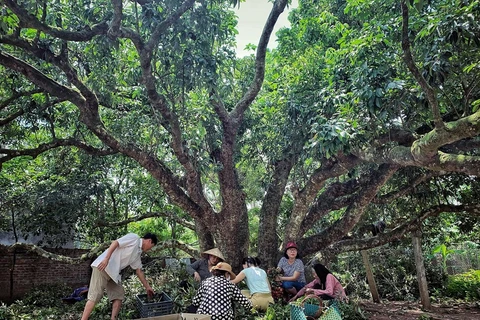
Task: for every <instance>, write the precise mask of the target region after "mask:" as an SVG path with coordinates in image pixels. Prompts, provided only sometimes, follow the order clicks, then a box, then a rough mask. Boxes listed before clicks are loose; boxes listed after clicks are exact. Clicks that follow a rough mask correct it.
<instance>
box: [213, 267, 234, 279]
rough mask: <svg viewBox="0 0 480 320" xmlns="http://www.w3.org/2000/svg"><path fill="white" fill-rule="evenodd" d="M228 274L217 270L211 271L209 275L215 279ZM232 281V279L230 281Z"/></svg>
mask: <svg viewBox="0 0 480 320" xmlns="http://www.w3.org/2000/svg"><path fill="white" fill-rule="evenodd" d="M227 273H228V272H227V271H225V270H219V269H213V270H212V271H211V274H212V275H213V276H215V277H221V276H225V274H227ZM232 280H233V279H232Z"/></svg>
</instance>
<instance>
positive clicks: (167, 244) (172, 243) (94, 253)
mask: <svg viewBox="0 0 480 320" xmlns="http://www.w3.org/2000/svg"><path fill="white" fill-rule="evenodd" d="M110 244H111V242H105V243H102V244H100V245H98V246H97V247H95V248H93V249H92V250H90V251H89V252H87V253H84V254H82V255H81V256H79V257H76V258H72V257H67V256H64V255H60V254H55V253H52V252H49V251H48V250H46V249H44V248H42V247H39V246H37V245H34V244H28V243H20V242H17V243H14V244H12V245H11V246H9V247H8V251H10V252H11V251H14V250H16V249H23V250H27V251H28V252H31V253H34V254H36V255H38V256H41V257H43V258H46V259H50V260H53V261H58V262H63V263H68V264H79V263H82V262H84V261H87V260H90V259H93V258H96V257H98V256H99V255H100V254H101V253H102V252H103V251H104V250H106V249H107V248H108V247H109V246H110ZM164 249H179V250H182V251H184V252H186V253H188V254H189V255H191V256H192V257H198V256H199V255H200V253H199V251H198V250H197V249H195V248H194V247H192V246H190V245H188V244H186V243H184V242H182V241H179V240H173V239H172V240H165V241H162V242H159V243H158V244H157V245H156V246H155V247H154V248H153V249H152V250H151V252H157V251H160V250H164Z"/></svg>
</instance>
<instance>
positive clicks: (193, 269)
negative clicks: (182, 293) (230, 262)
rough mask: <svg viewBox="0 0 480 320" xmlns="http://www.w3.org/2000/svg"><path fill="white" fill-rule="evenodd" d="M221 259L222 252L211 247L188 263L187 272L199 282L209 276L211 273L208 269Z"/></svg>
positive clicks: (222, 259) (222, 258)
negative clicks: (195, 259) (197, 258)
mask: <svg viewBox="0 0 480 320" xmlns="http://www.w3.org/2000/svg"><path fill="white" fill-rule="evenodd" d="M222 261H225V258H224V257H223V254H222V253H221V252H220V250H218V248H213V249H210V250H207V251H205V252H203V253H202V259H199V260H197V261H195V262H194V263H192V264H191V265H188V266H187V272H188V273H189V274H190V275H192V276H193V277H194V279H195V281H197V282H200V281H203V280H205V279H206V278H208V277H211V276H212V274H211V272H210V270H211V269H212V267H213V266H215V265H217V263H219V262H222Z"/></svg>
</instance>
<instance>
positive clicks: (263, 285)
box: [232, 257, 274, 311]
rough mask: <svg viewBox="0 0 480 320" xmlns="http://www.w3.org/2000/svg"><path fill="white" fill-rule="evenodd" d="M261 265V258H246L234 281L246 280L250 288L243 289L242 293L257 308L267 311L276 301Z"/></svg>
mask: <svg viewBox="0 0 480 320" xmlns="http://www.w3.org/2000/svg"><path fill="white" fill-rule="evenodd" d="M259 265H260V260H259V259H258V258H256V257H247V258H244V259H243V270H242V271H240V273H239V274H238V275H237V276H236V277H235V279H233V280H232V282H233V283H235V284H236V283H239V282H241V281H242V280H245V282H246V284H247V287H248V290H242V293H243V294H244V295H245V296H246V297H247V298H248V299H249V300H250V301H251V302H252V305H253V307H254V308H255V309H257V310H263V311H266V310H267V308H268V305H269V304H270V303H274V301H273V297H272V289H271V287H270V282H269V281H268V278H267V273H266V272H265V271H264V270H263V269H261V268H260V267H259Z"/></svg>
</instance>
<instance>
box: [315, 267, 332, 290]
mask: <svg viewBox="0 0 480 320" xmlns="http://www.w3.org/2000/svg"><path fill="white" fill-rule="evenodd" d="M313 270H315V273H316V274H317V276H318V279H319V280H320V286H321V288H318V289H325V286H326V283H327V275H328V274H331V275H333V273H331V272H330V270H328V269H327V268H326V267H325V266H324V265H323V264H321V263H316V264H314V265H313ZM315 289H317V288H315Z"/></svg>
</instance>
